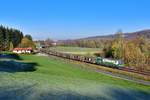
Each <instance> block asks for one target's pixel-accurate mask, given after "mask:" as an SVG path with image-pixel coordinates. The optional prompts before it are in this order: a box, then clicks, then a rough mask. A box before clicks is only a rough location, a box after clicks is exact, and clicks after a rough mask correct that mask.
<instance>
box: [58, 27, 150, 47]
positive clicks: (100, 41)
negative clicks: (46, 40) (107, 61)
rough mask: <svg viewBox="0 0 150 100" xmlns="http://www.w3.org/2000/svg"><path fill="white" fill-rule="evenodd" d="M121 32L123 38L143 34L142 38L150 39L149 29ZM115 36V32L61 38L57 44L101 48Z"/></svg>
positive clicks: (131, 37)
mask: <svg viewBox="0 0 150 100" xmlns="http://www.w3.org/2000/svg"><path fill="white" fill-rule="evenodd" d="M121 33H122V32H121ZM122 34H123V37H125V39H128V40H133V39H135V38H136V37H138V36H144V38H148V39H150V29H149V30H142V31H137V32H132V33H122ZM116 37H117V34H112V35H106V36H93V37H87V38H80V39H74V40H62V41H58V42H57V44H58V45H62V46H77V47H90V48H103V47H104V45H106V44H108V43H110V42H111V41H112V40H114V39H115V38H116Z"/></svg>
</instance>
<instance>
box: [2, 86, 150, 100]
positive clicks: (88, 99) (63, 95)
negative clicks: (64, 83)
mask: <svg viewBox="0 0 150 100" xmlns="http://www.w3.org/2000/svg"><path fill="white" fill-rule="evenodd" d="M35 87H36V84H33V85H29V86H25V87H21V88H18V87H7V88H0V100H148V99H149V98H150V94H148V93H145V92H141V91H133V90H127V91H124V90H118V89H109V90H110V91H109V92H106V95H105V96H104V95H96V96H93V95H88V94H87V95H81V94H78V93H75V92H70V91H64V92H63V91H62V92H58V91H51V92H47V93H45V92H42V91H39V90H38V91H37V90H36V89H35ZM91 91H92V90H91ZM104 94H105V91H104Z"/></svg>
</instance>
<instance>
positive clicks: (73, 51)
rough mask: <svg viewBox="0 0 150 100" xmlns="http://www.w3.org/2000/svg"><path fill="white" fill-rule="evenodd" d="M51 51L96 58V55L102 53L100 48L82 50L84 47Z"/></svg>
mask: <svg viewBox="0 0 150 100" xmlns="http://www.w3.org/2000/svg"><path fill="white" fill-rule="evenodd" d="M50 49H51V50H54V51H59V52H64V53H71V54H79V55H87V56H94V53H100V52H101V49H100V48H82V47H63V46H57V47H51V48H50Z"/></svg>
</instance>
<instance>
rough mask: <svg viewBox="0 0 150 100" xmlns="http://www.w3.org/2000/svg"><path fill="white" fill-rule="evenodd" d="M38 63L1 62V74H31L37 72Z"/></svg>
mask: <svg viewBox="0 0 150 100" xmlns="http://www.w3.org/2000/svg"><path fill="white" fill-rule="evenodd" d="M36 66H37V63H32V62H31V63H30V62H18V61H15V60H2V61H0V72H10V73H15V72H30V71H35V70H36Z"/></svg>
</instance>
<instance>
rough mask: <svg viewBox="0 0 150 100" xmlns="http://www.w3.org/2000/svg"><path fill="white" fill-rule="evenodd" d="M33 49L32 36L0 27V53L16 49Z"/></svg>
mask: <svg viewBox="0 0 150 100" xmlns="http://www.w3.org/2000/svg"><path fill="white" fill-rule="evenodd" d="M29 46H30V47H33V46H34V44H33V42H32V37H31V35H25V36H24V35H23V33H22V32H21V31H20V30H18V29H13V28H8V27H4V26H2V25H1V26H0V51H8V50H12V49H13V48H15V47H29Z"/></svg>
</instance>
